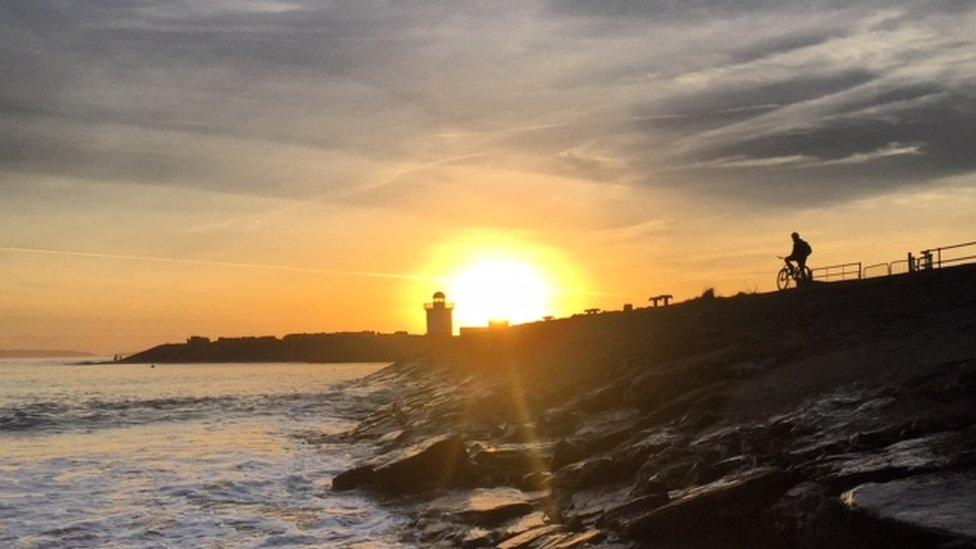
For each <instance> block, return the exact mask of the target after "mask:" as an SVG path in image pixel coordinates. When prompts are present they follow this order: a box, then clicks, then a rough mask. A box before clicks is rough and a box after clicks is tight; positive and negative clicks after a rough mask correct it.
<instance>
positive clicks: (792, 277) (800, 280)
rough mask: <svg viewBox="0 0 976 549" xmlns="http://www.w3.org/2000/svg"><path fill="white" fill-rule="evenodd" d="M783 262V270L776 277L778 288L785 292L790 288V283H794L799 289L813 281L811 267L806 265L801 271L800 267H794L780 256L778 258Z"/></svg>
mask: <svg viewBox="0 0 976 549" xmlns="http://www.w3.org/2000/svg"><path fill="white" fill-rule="evenodd" d="M776 257H778V258H780V259H782V260H783V263H784V265H783V268H782V269H780V270H779V273H778V274H777V275H776V287H777V288H779V289H780V290H785V289H787V288H789V287H790V282H791V281H792V282H793V285H794V287H796V288H799V287H800V286H803V285H804V284H806V283H807V282H810V281H811V280H813V272H812V271H811V270H810V267H807V266H806V265H804V266H803V270H802V271H801V270H800V268H799V267H798V266H796V267H794V266H793V264H792V263H790V262H789V261H786V258H785V257H783V256H781V255H778V256H776Z"/></svg>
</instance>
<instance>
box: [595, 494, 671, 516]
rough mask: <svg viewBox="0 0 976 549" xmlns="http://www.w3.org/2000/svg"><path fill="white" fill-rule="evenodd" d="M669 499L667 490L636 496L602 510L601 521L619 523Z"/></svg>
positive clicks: (665, 503) (655, 507) (662, 504)
mask: <svg viewBox="0 0 976 549" xmlns="http://www.w3.org/2000/svg"><path fill="white" fill-rule="evenodd" d="M670 501H671V498H670V496H668V492H667V491H664V490H662V491H660V492H656V493H651V494H647V495H644V496H638V497H635V498H633V499H630V500H628V501H626V502H624V503H621V504H619V505H615V506H613V507H610V508H608V509H606V510H605V511H604V512H603V517H602V522H603V523H613V524H616V523H619V522H621V521H625V520H628V519H631V518H633V517H634V516H635V515H638V514H641V513H644V512H647V511H652V510H654V509H657V508H658V507H663V506H665V505H667V504H668V502H670ZM598 524H600V523H598Z"/></svg>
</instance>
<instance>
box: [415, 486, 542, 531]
mask: <svg viewBox="0 0 976 549" xmlns="http://www.w3.org/2000/svg"><path fill="white" fill-rule="evenodd" d="M423 509H424V510H423V513H424V514H425V515H428V516H448V517H453V518H455V519H457V520H459V521H461V522H464V523H467V524H473V525H477V526H495V525H498V524H501V523H502V522H505V521H506V520H510V519H513V518H516V517H521V516H523V515H525V514H526V513H528V512H530V511H532V503H531V502H529V500H528V499H527V498H526V497H525V494H523V493H522V492H521V491H519V490H516V489H514V488H478V489H475V490H471V491H462V492H456V493H451V494H448V495H446V496H442V497H440V498H437V499H436V500H434V501H432V502H430V503H429V504H427V505H426V506H424V508H423Z"/></svg>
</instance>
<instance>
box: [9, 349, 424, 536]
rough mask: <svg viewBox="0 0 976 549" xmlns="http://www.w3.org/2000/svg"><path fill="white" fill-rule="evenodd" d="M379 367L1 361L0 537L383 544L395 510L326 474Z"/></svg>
mask: <svg viewBox="0 0 976 549" xmlns="http://www.w3.org/2000/svg"><path fill="white" fill-rule="evenodd" d="M380 366H381V365H375V364H372V365H370V364H347V365H313V364H219V365H217V364H215V365H157V366H156V367H155V368H150V367H149V366H147V365H104V366H82V365H69V364H65V363H63V362H61V363H59V362H58V361H53V360H2V361H0V494H3V497H2V498H0V546H4V547H8V546H14V547H18V546H24V547H33V546H42V545H56V546H64V545H71V546H99V547H104V546H144V545H162V546H177V545H179V546H200V545H207V546H211V545H215V544H222V545H225V546H277V545H289V546H293V545H315V546H321V545H345V544H348V545H356V544H363V543H365V544H370V545H396V543H397V542H396V540H397V531H398V530H400V529H402V528H403V525H404V520H405V519H404V518H403V517H401V516H398V515H396V514H395V513H393V512H391V511H389V510H387V509H383V508H381V507H379V506H378V505H377V504H376V503H375V502H374V501H373V500H371V499H369V498H367V497H364V496H362V495H359V494H354V493H353V494H348V493H342V494H339V493H334V492H331V491H330V490H329V481H330V479H331V478H332V477H333V476H334V475H336V474H337V473H339V472H341V471H343V470H345V469H346V468H348V467H349V466H350V465H351V464H352V463H353V462H354V461H355V460H356V459H358V458H360V457H365V452H366V449H365V448H361V447H357V446H355V445H350V444H346V443H338V442H328V441H324V442H323V440H322V437H314V438H315V440H316V443H315V444H310V443H309V442H308V440H309V437H308V435H309V434H310V433H322V432H325V433H338V432H341V431H344V430H346V429H349V428H351V427H352V426H353V425H355V423H356V421H357V420H358V419H360V418H361V417H362V416H363V414H365V413H367V412H368V411H369V410H370V409H371V408H373V407H375V406H378V405H379V404H381V403H383V402H384V401H385V393H384V390H383V388H382V387H371V388H361V387H356V388H352V387H350V384H351V383H352V381H351V380H353V379H356V378H359V377H361V376H364V375H366V374H368V373H370V372H372V371H374V370H376V369H377V368H378V367H380Z"/></svg>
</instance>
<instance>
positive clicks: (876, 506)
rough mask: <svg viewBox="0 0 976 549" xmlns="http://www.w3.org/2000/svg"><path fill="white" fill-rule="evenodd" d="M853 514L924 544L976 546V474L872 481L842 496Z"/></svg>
mask: <svg viewBox="0 0 976 549" xmlns="http://www.w3.org/2000/svg"><path fill="white" fill-rule="evenodd" d="M840 499H841V501H842V502H843V503H844V505H845V506H846V507H847V508H848V509H850V510H851V511H852V512H854V513H857V514H859V515H861V516H862V517H866V518H868V519H870V520H873V521H877V522H878V523H879V527H881V528H885V527H887V528H889V529H890V528H891V526H896V527H897V528H899V529H901V530H902V531H904V532H910V533H911V534H914V536H913V537H915V538H917V539H918V540H926V539H928V540H931V541H932V542H933V543H935V542H943V543H944V542H952V544H953V546H958V547H961V546H967V547H971V546H974V545H976V518H974V517H976V475H974V474H972V473H969V474H960V473H953V474H931V475H924V476H918V477H912V478H908V479H904V480H895V481H891V482H885V483H873V482H872V483H867V484H862V485H860V486H858V487H856V488H854V489H851V490H848V491H847V492H845V493H844V494H842V495H841V497H840Z"/></svg>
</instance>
